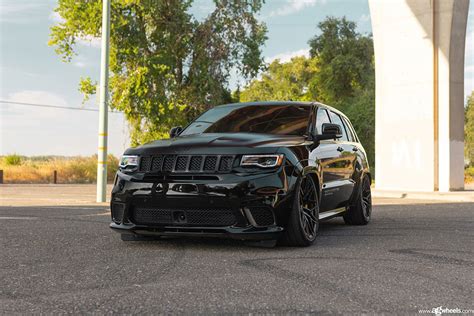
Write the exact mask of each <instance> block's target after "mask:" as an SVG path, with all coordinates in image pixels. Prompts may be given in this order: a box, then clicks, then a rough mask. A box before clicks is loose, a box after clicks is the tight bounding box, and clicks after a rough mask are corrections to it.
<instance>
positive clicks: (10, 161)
mask: <svg viewBox="0 0 474 316" xmlns="http://www.w3.org/2000/svg"><path fill="white" fill-rule="evenodd" d="M3 161H4V162H5V165H7V166H19V165H21V156H20V155H17V154H12V155H7V156H5V157H3Z"/></svg>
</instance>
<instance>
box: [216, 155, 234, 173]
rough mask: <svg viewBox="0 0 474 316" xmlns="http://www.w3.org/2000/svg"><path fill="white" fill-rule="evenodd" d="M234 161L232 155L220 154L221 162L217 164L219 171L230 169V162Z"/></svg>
mask: <svg viewBox="0 0 474 316" xmlns="http://www.w3.org/2000/svg"><path fill="white" fill-rule="evenodd" d="M233 162H234V157H232V156H222V157H221V162H220V164H219V171H228V170H230V169H232V163H233Z"/></svg>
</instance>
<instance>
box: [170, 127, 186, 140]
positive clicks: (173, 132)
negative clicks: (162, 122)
mask: <svg viewBox="0 0 474 316" xmlns="http://www.w3.org/2000/svg"><path fill="white" fill-rule="evenodd" d="M182 131H183V128H182V127H181V126H175V127H173V128H172V129H171V130H170V138H174V137H176V136H178V135H179V133H181V132H182Z"/></svg>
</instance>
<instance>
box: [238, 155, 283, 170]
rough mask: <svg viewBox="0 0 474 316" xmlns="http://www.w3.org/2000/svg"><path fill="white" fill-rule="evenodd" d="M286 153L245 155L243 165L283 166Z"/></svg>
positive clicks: (241, 162) (241, 163)
mask: <svg viewBox="0 0 474 316" xmlns="http://www.w3.org/2000/svg"><path fill="white" fill-rule="evenodd" d="M283 157H284V155H244V156H242V160H241V161H240V165H241V166H257V167H261V168H271V167H276V166H281V163H282V162H283Z"/></svg>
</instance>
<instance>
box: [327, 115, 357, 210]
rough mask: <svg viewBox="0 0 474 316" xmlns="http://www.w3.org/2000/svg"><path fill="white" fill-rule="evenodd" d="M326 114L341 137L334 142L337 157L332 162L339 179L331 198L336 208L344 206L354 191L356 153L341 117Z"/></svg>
mask: <svg viewBox="0 0 474 316" xmlns="http://www.w3.org/2000/svg"><path fill="white" fill-rule="evenodd" d="M328 112H329V117H330V119H331V123H333V124H337V125H339V126H340V127H341V131H342V137H341V138H339V139H338V140H337V141H336V142H335V143H336V146H337V148H336V150H337V151H338V153H339V155H338V156H337V157H336V158H334V162H333V164H334V165H337V169H338V172H339V179H338V182H337V183H336V184H335V186H334V190H333V195H334V196H333V198H334V199H335V200H337V201H336V202H335V204H336V208H337V207H343V206H346V204H347V202H348V201H349V199H350V197H351V195H352V191H353V190H354V185H355V181H354V180H353V174H354V161H355V159H356V153H355V151H354V150H353V149H354V144H353V142H352V140H351V139H349V137H352V135H350V134H348V132H347V130H346V126H345V125H344V123H343V121H342V117H341V116H340V115H339V114H337V113H335V112H333V111H328Z"/></svg>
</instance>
